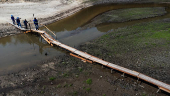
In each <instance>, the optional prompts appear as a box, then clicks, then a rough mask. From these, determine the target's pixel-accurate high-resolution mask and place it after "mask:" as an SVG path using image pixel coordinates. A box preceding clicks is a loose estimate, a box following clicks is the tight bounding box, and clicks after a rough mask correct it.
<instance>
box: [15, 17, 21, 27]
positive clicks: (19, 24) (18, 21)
mask: <svg viewBox="0 0 170 96" xmlns="http://www.w3.org/2000/svg"><path fill="white" fill-rule="evenodd" d="M20 19H21V18H19V17H17V19H16V21H17V25H18V27H19V26H20V27H21V23H20Z"/></svg>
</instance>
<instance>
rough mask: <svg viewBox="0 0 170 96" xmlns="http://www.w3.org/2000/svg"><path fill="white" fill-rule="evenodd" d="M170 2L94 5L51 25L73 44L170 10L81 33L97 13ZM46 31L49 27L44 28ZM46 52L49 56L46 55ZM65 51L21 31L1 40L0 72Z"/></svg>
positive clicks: (156, 5)
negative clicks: (83, 27)
mask: <svg viewBox="0 0 170 96" xmlns="http://www.w3.org/2000/svg"><path fill="white" fill-rule="evenodd" d="M166 6H168V5H167V4H111V5H99V6H93V7H89V8H86V9H83V10H82V11H80V12H78V13H76V14H74V15H72V16H70V17H68V18H66V19H63V20H60V21H58V22H55V23H53V24H50V25H48V26H47V27H48V28H49V29H51V30H52V31H53V32H55V34H56V35H57V37H54V36H53V37H54V38H57V39H58V40H59V41H60V42H62V43H64V44H67V45H69V46H72V47H77V46H78V45H80V44H82V43H84V42H87V41H89V40H92V39H95V38H97V37H99V36H101V35H103V34H106V32H108V31H109V30H114V29H117V28H120V27H125V26H129V25H133V24H137V23H142V22H150V21H154V20H159V19H164V18H169V17H170V14H169V8H166V11H167V12H168V13H167V14H166V15H164V16H160V17H154V18H148V19H142V20H134V21H129V22H124V23H109V24H101V25H98V26H96V27H93V28H90V29H86V30H83V31H81V32H77V31H78V29H80V28H81V26H83V25H85V24H87V23H88V22H89V21H90V20H91V19H92V18H94V17H95V16H97V15H99V14H101V13H103V12H106V11H109V10H113V9H121V8H137V7H166ZM43 30H45V29H43ZM45 53H47V54H48V55H47V56H46V55H45ZM63 54H65V53H64V51H61V50H60V49H58V48H57V47H51V46H50V45H48V44H47V43H46V42H45V41H44V40H42V39H41V38H40V37H38V36H36V35H31V34H20V35H16V36H10V37H5V38H1V39H0V75H2V74H5V73H7V72H11V71H15V70H20V69H22V68H26V67H29V66H33V65H36V64H38V63H40V62H42V61H45V60H48V59H50V58H52V57H55V56H59V55H63Z"/></svg>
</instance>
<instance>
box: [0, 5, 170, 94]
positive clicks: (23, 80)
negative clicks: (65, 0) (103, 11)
mask: <svg viewBox="0 0 170 96" xmlns="http://www.w3.org/2000/svg"><path fill="white" fill-rule="evenodd" d="M103 3H106V2H103ZM100 4H101V3H100ZM90 6H91V5H90ZM86 7H87V6H86ZM83 8H85V7H84V6H79V7H76V8H75V9H71V10H69V11H68V12H64V13H61V14H60V15H56V16H54V17H51V20H50V21H49V22H45V21H47V20H46V19H41V18H40V19H39V21H40V22H41V23H42V24H45V25H46V24H50V23H52V22H55V21H57V20H60V19H63V18H65V17H67V16H69V15H71V14H73V13H75V12H78V11H79V10H81V9H83ZM72 12H73V13H72ZM60 16H61V17H60ZM63 16H64V17H63ZM56 17H58V18H56ZM3 26H5V24H4V25H3ZM4 31H5V32H7V31H8V32H11V33H9V34H8V33H7V34H6V33H3V34H2V36H5V35H6V36H8V35H11V34H18V33H21V32H19V31H18V32H17V33H12V32H14V31H16V30H15V28H11V29H10V28H4ZM4 31H3V32H4ZM1 33H2V32H1ZM4 34H5V35H4ZM90 43H91V42H88V43H86V44H85V45H81V46H80V47H79V48H78V49H81V50H83V51H85V52H88V53H90V51H87V50H88V49H91V48H93V47H94V46H95V45H94V46H91V45H90V46H89V45H88V44H90ZM101 49H102V48H101ZM102 50H103V49H102ZM106 51H107V50H106ZM101 52H105V51H104V50H103V51H101ZM96 54H97V53H96ZM96 54H93V55H96ZM97 55H98V54H97ZM97 57H100V55H99V56H97ZM119 57H120V55H119V56H118V57H117V60H118V62H119V63H118V64H123V62H121V60H122V59H120V58H119ZM100 58H103V57H100ZM109 58H112V57H109ZM107 59H108V58H107ZM126 59H128V58H126ZM109 60H112V59H109ZM119 60H120V61H119ZM111 62H114V61H111ZM115 63H116V62H115ZM124 64H125V63H124ZM133 67H134V66H133ZM136 69H137V70H138V68H136ZM142 71H143V70H142ZM144 71H145V70H144ZM121 75H122V73H120V72H117V71H114V73H113V74H110V69H109V68H104V69H102V67H101V66H100V65H98V64H90V63H84V62H82V61H81V60H79V59H77V58H74V57H71V56H69V55H64V56H60V57H55V58H52V59H50V60H48V61H46V62H43V63H40V64H37V66H35V67H31V68H26V69H23V70H20V71H18V72H14V73H10V74H7V75H3V76H0V96H24V95H26V96H32V95H35V96H64V95H66V96H79V95H80V96H87V95H88V96H113V95H115V96H134V95H137V96H146V95H155V96H168V95H169V94H168V93H164V92H160V93H156V91H157V88H156V87H154V86H153V85H150V84H147V83H146V82H144V81H140V83H138V82H137V78H133V77H131V76H125V77H122V76H121ZM161 76H163V75H161ZM158 78H160V77H158ZM88 79H92V84H88V82H87V80H88ZM164 79H165V78H164ZM143 82H144V83H143ZM167 82H169V81H167ZM108 86H109V87H108Z"/></svg>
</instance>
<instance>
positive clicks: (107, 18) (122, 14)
mask: <svg viewBox="0 0 170 96" xmlns="http://www.w3.org/2000/svg"><path fill="white" fill-rule="evenodd" d="M165 13H166V11H165V8H164V7H154V8H153V7H146V8H128V9H118V10H112V11H109V12H106V13H105V14H102V15H99V16H97V17H96V18H95V19H94V20H93V22H95V24H98V23H107V22H125V21H131V20H137V19H143V18H148V17H155V16H160V15H163V14H165Z"/></svg>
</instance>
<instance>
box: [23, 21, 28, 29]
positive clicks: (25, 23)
mask: <svg viewBox="0 0 170 96" xmlns="http://www.w3.org/2000/svg"><path fill="white" fill-rule="evenodd" d="M23 23H24V25H25V29H28V27H27V23H28V21H27V20H26V19H25V20H24V22H23Z"/></svg>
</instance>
